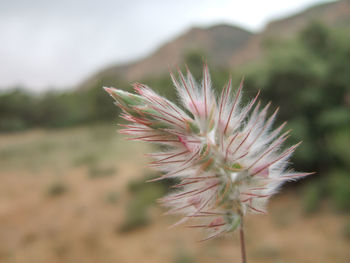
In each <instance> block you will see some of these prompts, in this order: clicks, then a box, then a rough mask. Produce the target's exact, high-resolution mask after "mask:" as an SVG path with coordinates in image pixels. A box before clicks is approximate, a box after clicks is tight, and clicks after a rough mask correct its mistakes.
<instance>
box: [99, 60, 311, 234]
mask: <svg viewBox="0 0 350 263" xmlns="http://www.w3.org/2000/svg"><path fill="white" fill-rule="evenodd" d="M178 74H179V79H176V78H175V77H174V75H173V74H171V78H172V81H173V83H174V86H175V88H176V90H177V92H178V95H179V98H180V99H181V103H182V106H183V108H180V107H178V106H176V105H175V104H174V103H172V102H170V101H169V100H167V99H165V98H163V97H161V96H159V95H158V94H156V93H155V92H154V91H152V90H151V89H150V88H149V87H147V86H145V85H143V84H140V83H136V84H134V88H135V90H136V92H137V93H138V94H131V93H128V92H125V91H122V90H118V89H113V88H105V90H106V91H107V92H108V93H109V94H110V95H111V96H112V97H113V98H114V99H115V101H116V104H117V105H118V106H119V107H120V108H121V109H122V110H123V113H122V117H123V118H124V119H126V120H127V121H129V122H130V123H131V124H128V125H121V126H123V127H124V128H125V129H123V130H121V131H120V132H121V133H123V134H128V135H131V136H132V139H134V140H140V141H147V142H153V143H157V144H161V145H163V146H166V147H163V148H162V149H165V150H163V151H162V152H158V153H153V154H151V156H152V157H153V158H154V159H155V161H154V162H152V163H151V165H152V166H153V167H156V168H158V169H160V170H161V171H163V172H164V174H163V175H161V176H160V177H159V178H156V179H154V180H162V179H166V178H177V179H178V180H179V183H178V184H177V185H175V186H174V188H176V189H177V191H175V192H172V193H170V194H169V195H167V196H165V197H164V198H162V199H161V202H162V203H163V204H164V205H166V206H167V207H170V210H169V211H168V214H173V213H179V214H182V215H184V217H183V218H182V219H181V220H180V221H179V222H177V223H176V224H175V225H177V224H180V223H183V222H185V221H187V220H189V219H191V220H192V221H194V222H195V223H194V224H193V225H191V227H199V228H204V229H207V230H209V235H208V237H207V238H206V239H210V238H213V237H216V236H219V235H220V234H224V233H228V232H231V231H234V230H235V229H236V228H237V227H238V226H239V225H240V224H241V222H242V220H243V216H244V215H245V214H246V213H248V212H252V213H265V205H266V203H267V201H268V199H269V198H270V197H271V196H272V195H273V194H274V193H276V191H277V189H278V188H279V186H280V185H281V184H282V183H283V182H286V181H290V180H295V179H298V178H301V177H303V176H306V175H308V174H310V173H297V172H294V171H293V170H287V169H286V166H287V164H288V159H289V158H290V156H291V154H292V153H293V152H294V150H295V149H296V148H297V146H298V145H299V144H300V143H298V144H296V145H293V146H292V147H290V148H287V149H285V150H281V145H282V144H283V143H284V142H285V141H286V139H287V138H288V134H289V131H287V132H285V133H283V134H280V133H281V131H282V129H283V127H284V126H285V123H283V124H282V125H281V126H279V127H278V128H277V129H274V130H273V129H272V128H271V127H272V124H273V122H274V119H275V117H276V114H277V112H278V109H276V110H275V111H274V113H273V114H272V115H271V116H270V117H268V118H267V111H268V108H269V107H270V103H269V104H267V105H266V106H265V107H263V108H262V109H261V107H260V102H259V103H257V105H256V106H255V107H254V109H253V106H254V105H255V104H256V101H257V98H258V96H259V92H258V93H257V95H256V96H255V98H254V99H253V100H252V101H251V102H250V103H248V104H247V105H245V106H243V105H241V97H242V88H243V82H241V83H240V86H239V88H238V89H237V91H236V92H235V94H233V90H232V87H231V80H229V82H228V83H227V85H226V86H225V87H224V88H223V90H222V92H221V96H220V97H219V99H217V98H216V96H215V93H214V91H213V89H212V86H211V80H210V75H209V71H208V67H207V65H204V69H203V80H202V82H201V84H200V85H199V84H197V83H196V82H195V80H194V78H193V77H192V75H191V73H190V72H189V70H188V69H187V76H184V75H183V73H182V72H181V71H180V70H179V72H178Z"/></svg>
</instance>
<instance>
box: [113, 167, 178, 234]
mask: <svg viewBox="0 0 350 263" xmlns="http://www.w3.org/2000/svg"><path fill="white" fill-rule="evenodd" d="M152 178H155V175H153V174H146V175H145V176H144V177H142V178H140V179H138V180H132V181H130V182H129V184H128V191H129V193H130V194H131V195H132V199H131V200H130V201H129V203H128V204H127V206H126V217H125V220H124V223H123V224H122V225H121V226H120V227H119V228H118V231H120V232H129V231H132V230H134V229H137V228H139V227H142V226H145V225H147V224H149V223H150V218H149V215H148V213H149V208H150V207H151V206H152V205H153V204H155V202H156V200H157V199H158V198H160V197H162V196H164V194H165V193H166V192H167V191H169V186H170V185H171V184H173V183H174V181H172V180H168V181H160V182H155V183H146V181H147V180H149V179H152Z"/></svg>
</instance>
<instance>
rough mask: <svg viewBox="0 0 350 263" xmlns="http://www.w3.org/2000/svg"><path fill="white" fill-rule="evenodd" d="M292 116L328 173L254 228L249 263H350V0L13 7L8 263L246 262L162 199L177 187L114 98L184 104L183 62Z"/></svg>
mask: <svg viewBox="0 0 350 263" xmlns="http://www.w3.org/2000/svg"><path fill="white" fill-rule="evenodd" d="M203 58H206V59H207V61H208V64H209V67H210V70H211V74H212V78H213V83H214V85H215V88H216V89H217V91H220V90H221V87H222V86H223V85H224V84H225V82H226V81H227V80H228V77H229V75H231V76H232V78H233V83H236V85H237V86H238V84H239V82H240V80H241V78H242V76H244V77H245V94H246V96H247V97H250V96H252V95H253V94H255V92H256V91H257V90H258V89H260V90H261V91H262V92H261V94H262V95H261V100H262V101H263V102H265V103H266V102H268V101H272V103H273V105H274V107H277V106H280V114H279V117H278V118H277V121H276V122H277V123H276V125H278V124H280V123H282V122H283V121H284V120H288V124H287V129H293V132H292V137H291V138H290V139H289V143H295V142H297V141H300V140H303V144H302V146H300V147H299V149H298V150H297V152H296V153H295V155H294V157H293V158H292V161H293V165H294V167H295V168H296V169H298V170H300V171H315V172H316V174H315V175H312V176H309V177H308V178H306V179H303V180H301V181H300V182H296V183H289V184H287V185H285V186H284V187H283V189H282V191H281V193H279V194H277V195H276V196H274V197H273V198H272V200H271V202H270V204H269V207H268V210H269V214H268V215H249V216H248V217H247V220H246V235H247V253H248V262H257V263H258V262H261V263H263V262H274V263H294V262H305V263H306V262H319V263H329V262H339V263H348V262H350V174H349V166H350V1H347V0H342V1H334V2H321V1H293V3H289V4H288V3H287V2H286V1H262V2H261V3H260V1H225V0H221V1H215V2H214V1H191V2H187V1H160V0H152V1H128V2H127V3H126V1H118V0H117V1H108V0H104V1H79V0H77V1H39V0H38V1H10V0H8V1H6V0H3V1H0V180H1V181H0V182H1V183H0V262H4V263H10V262H11V263H14V262H16V263H17V262H25V263H30V262H33V263H40V262H45V263H46V262H52V263H54V262H67V263H73V262H79V263H80V262H82V263H85V262H86V263H90V262H91V263H92V262H99V263H109V262H120V263H129V262H130V263H134V262H152V263H157V262H160V263H164V262H170V263H195V262H197V263H198V262H201V263H202V262H204V263H206V262H208V263H209V262H239V259H240V257H239V242H238V236H237V234H233V235H231V236H226V237H223V238H219V239H217V240H214V241H209V242H206V243H198V242H196V241H197V240H200V239H201V238H202V237H203V233H200V232H198V231H196V230H193V229H188V228H186V227H185V226H179V227H177V228H175V229H167V227H168V226H169V225H171V224H172V223H174V222H175V221H176V220H177V219H178V218H176V217H173V216H162V214H163V213H164V210H163V209H162V208H161V207H159V206H158V205H157V204H156V200H157V199H158V198H159V197H160V196H162V195H163V194H165V193H166V192H167V191H168V187H169V185H170V184H171V182H162V183H147V184H146V183H145V180H146V179H148V178H151V177H153V176H156V172H155V171H152V170H150V169H148V168H147V167H146V164H147V162H149V161H150V160H149V159H148V157H147V156H145V155H144V154H145V153H147V152H149V151H152V150H154V146H152V145H148V144H143V143H134V142H129V141H127V142H126V141H125V140H124V139H125V138H123V136H122V135H119V134H117V132H116V130H117V129H118V127H117V122H120V121H121V120H120V119H119V118H118V115H119V113H120V110H119V109H118V108H117V107H115V106H114V105H113V103H112V99H111V98H110V97H109V96H108V95H107V94H106V93H105V92H104V91H103V90H102V86H113V87H117V88H121V89H125V90H128V91H131V86H130V83H132V82H135V81H138V82H143V83H145V84H147V85H149V86H151V87H152V88H154V89H155V90H156V91H158V92H159V93H160V94H162V95H164V96H166V97H168V98H169V99H172V100H176V94H175V92H174V88H173V86H172V84H171V81H170V78H169V74H168V70H169V68H170V69H172V70H174V69H175V65H178V66H180V67H181V68H182V67H183V65H185V63H186V64H187V65H188V66H189V68H190V69H191V70H192V73H193V74H194V76H195V77H196V78H197V79H199V78H200V77H201V70H202V63H203Z"/></svg>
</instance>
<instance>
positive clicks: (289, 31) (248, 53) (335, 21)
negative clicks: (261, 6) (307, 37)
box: [230, 0, 350, 67]
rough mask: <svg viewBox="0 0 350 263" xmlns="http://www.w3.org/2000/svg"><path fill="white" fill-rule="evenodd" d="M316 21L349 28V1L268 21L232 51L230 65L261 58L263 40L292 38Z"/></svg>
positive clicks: (323, 5)
mask: <svg viewBox="0 0 350 263" xmlns="http://www.w3.org/2000/svg"><path fill="white" fill-rule="evenodd" d="M313 21H318V22H321V23H323V24H325V25H327V26H330V27H343V28H349V26H350V1H349V0H343V1H336V2H330V3H324V4H319V5H315V6H312V7H310V8H308V9H306V10H305V11H303V12H300V13H297V14H294V15H292V16H289V17H286V18H282V19H278V20H275V21H272V22H270V23H269V24H268V25H267V26H266V27H265V29H264V30H263V31H262V32H260V33H258V34H256V35H254V36H253V37H252V38H250V39H249V42H248V43H247V44H246V45H244V46H243V47H241V48H240V49H238V50H236V52H235V53H232V56H231V59H230V66H231V67H236V66H240V65H242V64H246V63H248V62H252V61H254V60H256V59H258V58H261V55H262V53H263V47H264V42H266V41H268V40H269V39H276V38H279V39H281V38H292V37H294V36H295V35H296V34H297V33H298V32H300V30H302V29H303V28H304V27H305V26H307V25H308V24H309V23H310V22H313Z"/></svg>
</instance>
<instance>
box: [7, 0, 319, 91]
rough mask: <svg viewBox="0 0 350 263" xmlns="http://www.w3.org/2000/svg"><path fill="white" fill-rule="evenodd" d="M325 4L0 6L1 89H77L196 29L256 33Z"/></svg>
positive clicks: (268, 0) (202, 1) (15, 1)
mask: <svg viewBox="0 0 350 263" xmlns="http://www.w3.org/2000/svg"><path fill="white" fill-rule="evenodd" d="M320 2H324V1H321V0H294V1H281V0H264V1H258V0H255V1H253V0H244V1H242V0H240V1H238V0H237V1H236V0H231V1H229V0H216V1H212V0H194V1H188V0H187V1H186V0H177V1H173V0H144V1H141V0H128V1H126V0H125V1H121V0H114V1H112V0H99V1H97V0H95V1H92V0H60V1H57V0H55V1H54V0H30V1H29V0H22V1H21V0H0V90H1V89H5V88H9V87H15V86H23V87H25V88H27V89H30V90H33V91H44V90H48V89H64V88H69V87H73V86H74V85H77V84H79V83H80V82H82V81H83V80H84V79H86V78H88V77H89V76H90V75H91V74H94V73H95V72H97V71H100V70H102V69H103V68H106V67H108V66H109V65H115V64H121V63H127V62H129V61H132V60H136V59H139V58H141V57H144V56H146V55H148V54H149V53H150V52H152V51H154V50H155V49H156V48H157V47H159V46H160V45H161V44H163V43H164V42H166V41H169V40H171V39H173V38H174V37H176V36H178V35H180V34H181V33H183V32H185V31H186V30H188V29H189V28H191V27H192V26H210V25H213V24H217V23H228V24H233V25H237V26H240V27H243V28H245V29H247V30H250V31H253V32H257V31H259V30H262V29H263V28H264V26H265V25H266V23H267V22H268V21H270V20H273V19H277V18H281V17H285V16H288V15H290V14H293V13H296V12H299V11H301V10H303V9H305V8H306V7H309V6H311V5H313V4H316V3H320Z"/></svg>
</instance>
